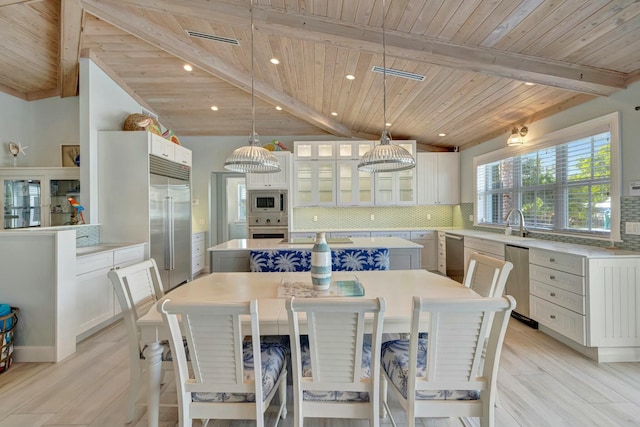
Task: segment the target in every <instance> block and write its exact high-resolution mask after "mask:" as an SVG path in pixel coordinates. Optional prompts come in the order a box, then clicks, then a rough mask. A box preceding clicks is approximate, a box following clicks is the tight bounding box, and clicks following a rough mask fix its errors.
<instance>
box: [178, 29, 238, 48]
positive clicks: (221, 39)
mask: <svg viewBox="0 0 640 427" xmlns="http://www.w3.org/2000/svg"><path fill="white" fill-rule="evenodd" d="M187 34H189V36H191V37H198V38H201V39H207V40H213V41H214V42H220V43H226V44H233V45H236V46H239V45H240V42H239V41H238V40H236V39H230V38H228V37H222V36H216V35H215V34H208V33H201V32H199V31H191V30H187Z"/></svg>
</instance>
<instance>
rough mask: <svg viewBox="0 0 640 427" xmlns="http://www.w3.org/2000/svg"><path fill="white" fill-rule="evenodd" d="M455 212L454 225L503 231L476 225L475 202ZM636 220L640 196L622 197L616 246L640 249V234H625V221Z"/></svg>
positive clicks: (563, 237)
mask: <svg viewBox="0 0 640 427" xmlns="http://www.w3.org/2000/svg"><path fill="white" fill-rule="evenodd" d="M452 214H453V219H452V222H453V226H454V227H460V228H468V229H473V230H479V231H488V232H491V233H501V232H502V229H499V228H498V229H497V228H487V227H475V226H474V225H473V221H472V220H470V219H469V218H470V215H473V203H462V204H460V205H459V206H455V207H454V208H453V211H452ZM627 221H634V222H640V197H622V198H621V199H620V224H621V226H620V230H621V235H620V237H621V238H622V242H616V243H615V246H616V247H617V248H619V249H626V250H629V251H640V236H636V235H631V234H625V233H624V229H625V225H624V224H625V222H627ZM530 236H531V237H535V238H536V239H542V240H553V241H556V242H565V243H574V244H577V245H588V246H599V247H608V246H610V245H611V242H610V241H608V240H593V239H584V238H581V237H574V236H566V235H557V234H551V233H536V232H531V233H530Z"/></svg>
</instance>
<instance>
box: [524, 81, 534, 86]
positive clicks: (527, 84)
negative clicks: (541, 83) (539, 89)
mask: <svg viewBox="0 0 640 427" xmlns="http://www.w3.org/2000/svg"><path fill="white" fill-rule="evenodd" d="M524 84H525V85H526V86H535V83H531V82H524Z"/></svg>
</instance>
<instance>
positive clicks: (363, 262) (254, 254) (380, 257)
mask: <svg viewBox="0 0 640 427" xmlns="http://www.w3.org/2000/svg"><path fill="white" fill-rule="evenodd" d="M331 259H332V264H333V265H332V270H333V271H365V270H388V269H389V249H387V248H370V249H357V248H344V249H343V248H340V249H332V250H331ZM249 264H250V268H251V271H252V272H291V271H310V270H311V250H310V249H273V250H251V251H250V252H249Z"/></svg>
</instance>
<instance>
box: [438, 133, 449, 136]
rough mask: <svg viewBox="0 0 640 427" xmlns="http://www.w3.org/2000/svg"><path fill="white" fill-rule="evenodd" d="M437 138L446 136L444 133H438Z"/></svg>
mask: <svg viewBox="0 0 640 427" xmlns="http://www.w3.org/2000/svg"><path fill="white" fill-rule="evenodd" d="M438 136H447V134H446V133H439V134H438Z"/></svg>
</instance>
